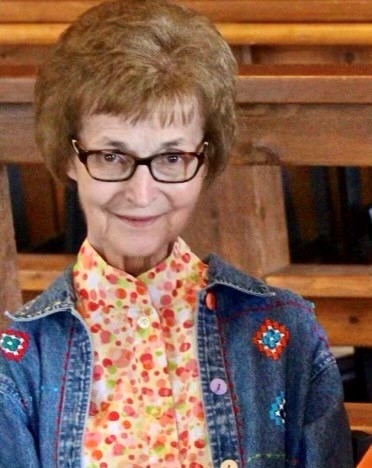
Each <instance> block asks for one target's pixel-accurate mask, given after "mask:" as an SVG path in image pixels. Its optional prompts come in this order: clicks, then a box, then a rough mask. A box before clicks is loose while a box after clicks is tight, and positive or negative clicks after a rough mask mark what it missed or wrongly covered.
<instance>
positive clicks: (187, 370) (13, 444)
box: [0, 0, 352, 468]
mask: <svg viewBox="0 0 372 468" xmlns="http://www.w3.org/2000/svg"><path fill="white" fill-rule="evenodd" d="M235 72H236V64H235V61H234V58H233V56H232V54H231V51H230V49H229V47H228V46H227V44H226V43H225V42H224V41H223V40H222V38H221V37H220V35H219V34H218V33H217V32H216V30H215V28H214V27H213V25H212V24H211V23H210V22H209V21H208V20H207V19H205V18H204V17H202V16H200V15H199V14H196V13H193V12H191V11H189V10H186V9H182V8H180V7H179V6H175V5H172V4H169V3H167V2H166V1H165V0H127V1H124V0H118V1H115V2H112V3H104V4H101V5H99V6H97V7H95V8H93V9H91V10H90V11H88V12H87V13H85V14H84V15H83V16H82V17H80V18H79V19H78V20H77V21H76V22H75V23H74V24H73V25H72V26H71V27H70V28H69V29H68V30H67V32H66V33H65V34H63V36H62V38H61V39H60V40H59V42H58V43H57V45H56V47H55V48H54V50H53V51H52V53H51V56H50V57H49V58H48V59H47V61H46V63H45V64H44V65H43V66H42V67H41V70H40V73H39V76H38V80H37V85H36V94H35V107H36V134H37V141H38V145H39V147H40V150H41V152H42V154H43V156H44V158H45V161H46V164H47V166H48V167H49V168H50V170H51V172H52V173H53V174H54V175H55V176H56V177H57V178H58V179H60V180H66V179H68V180H72V181H75V182H76V185H77V188H78V193H79V199H80V203H81V206H82V209H83V212H84V215H85V219H86V224H87V238H86V240H85V242H84V243H83V245H82V247H81V249H80V251H79V254H78V256H77V260H76V263H75V264H74V265H73V267H72V268H71V269H69V270H68V271H66V272H65V273H64V274H63V276H61V277H60V278H59V279H58V280H57V281H56V282H55V283H54V284H53V285H52V286H51V287H50V288H49V289H48V290H47V291H45V292H44V293H43V294H42V295H41V296H39V297H38V298H37V299H36V300H35V301H33V302H31V303H29V304H26V305H25V306H24V307H23V308H22V309H21V310H19V311H18V312H16V313H15V314H13V315H12V316H11V317H12V319H13V322H12V323H11V325H10V327H9V329H8V330H5V331H4V332H3V333H2V334H1V341H0V343H1V350H2V353H1V361H0V362H1V364H0V366H1V367H0V411H1V425H0V434H1V444H0V466H2V467H10V466H11V467H13V468H23V467H24V468H26V467H27V468H31V467H45V468H51V467H54V466H59V467H81V466H82V467H86V468H88V467H89V468H104V467H162V468H163V467H172V468H173V467H174V468H176V467H187V468H197V467H225V468H227V467H229V468H236V467H245V466H254V467H268V468H269V467H284V466H300V467H309V468H320V467H322V468H332V467H335V468H336V467H337V468H343V467H351V466H352V462H351V455H350V441H349V432H348V426H347V421H346V418H345V414H344V410H343V406H342V385H341V381H340V376H339V374H338V371H337V366H336V362H335V359H334V357H333V356H332V354H331V353H330V351H329V348H328V345H327V341H326V338H325V336H324V333H323V331H322V330H321V329H320V327H319V325H318V324H317V322H316V321H315V319H314V313H313V310H312V308H311V306H310V305H309V304H308V303H306V302H305V301H303V300H302V299H301V298H299V297H297V296H295V295H293V294H291V293H289V292H286V291H281V290H274V289H271V288H269V287H267V286H266V285H265V284H263V283H262V282H260V281H258V280H256V279H253V278H251V277H248V276H246V275H245V274H243V273H241V272H239V271H237V270H235V269H234V268H233V267H231V266H229V265H227V264H226V263H224V262H223V261H222V260H221V259H219V258H218V257H216V256H214V255H211V256H209V257H208V258H207V259H206V260H204V261H201V260H200V259H198V258H197V257H196V256H195V255H194V254H193V253H192V252H191V251H190V249H189V247H188V246H187V245H186V244H185V242H184V241H183V240H182V239H181V238H180V237H179V236H180V234H181V233H182V231H183V229H184V228H185V226H186V224H187V222H188V220H189V218H190V216H191V215H192V213H193V209H194V206H195V203H196V201H197V199H198V197H199V194H200V192H201V190H202V188H203V186H204V185H205V184H206V183H207V182H208V181H212V180H213V179H214V178H215V176H216V175H217V174H218V173H219V172H221V171H222V170H223V168H224V166H225V164H226V159H227V155H228V153H229V151H230V148H231V145H232V142H233V136H234V130H235V110H234V101H235V91H234V79H235V78H234V77H235Z"/></svg>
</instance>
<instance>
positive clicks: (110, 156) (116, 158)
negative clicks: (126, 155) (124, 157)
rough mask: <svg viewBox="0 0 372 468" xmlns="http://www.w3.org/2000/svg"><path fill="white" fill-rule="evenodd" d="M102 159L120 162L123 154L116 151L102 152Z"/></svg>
mask: <svg viewBox="0 0 372 468" xmlns="http://www.w3.org/2000/svg"><path fill="white" fill-rule="evenodd" d="M102 159H103V160H104V161H105V162H107V163H112V162H119V161H120V160H121V156H120V155H119V154H116V153H102Z"/></svg>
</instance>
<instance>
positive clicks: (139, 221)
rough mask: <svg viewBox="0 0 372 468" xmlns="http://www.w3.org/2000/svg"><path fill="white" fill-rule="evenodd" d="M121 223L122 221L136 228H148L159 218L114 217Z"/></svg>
mask: <svg viewBox="0 0 372 468" xmlns="http://www.w3.org/2000/svg"><path fill="white" fill-rule="evenodd" d="M116 217H117V218H119V219H120V220H121V221H124V222H125V223H126V224H128V225H129V226H132V227H136V228H141V227H142V228H143V227H147V226H150V225H151V224H153V223H155V222H156V221H157V220H158V219H159V218H160V215H158V216H121V215H116Z"/></svg>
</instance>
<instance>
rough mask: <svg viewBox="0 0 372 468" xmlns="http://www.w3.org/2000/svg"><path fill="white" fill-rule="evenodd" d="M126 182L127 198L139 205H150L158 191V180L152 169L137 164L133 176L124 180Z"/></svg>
mask: <svg viewBox="0 0 372 468" xmlns="http://www.w3.org/2000/svg"><path fill="white" fill-rule="evenodd" d="M124 183H125V184H126V198H127V200H129V201H130V202H132V203H134V204H136V205H138V206H148V205H149V204H150V203H151V201H152V200H153V198H154V196H155V193H156V187H155V186H156V181H155V180H154V179H153V177H152V175H151V173H150V169H149V168H148V167H146V166H143V165H140V166H137V168H136V170H135V172H134V174H133V175H132V177H131V178H130V179H129V180H127V181H125V182H124Z"/></svg>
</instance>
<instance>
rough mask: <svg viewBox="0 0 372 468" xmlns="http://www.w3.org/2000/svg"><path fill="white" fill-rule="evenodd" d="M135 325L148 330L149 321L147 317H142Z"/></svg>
mask: <svg viewBox="0 0 372 468" xmlns="http://www.w3.org/2000/svg"><path fill="white" fill-rule="evenodd" d="M137 323H138V326H139V327H140V328H149V326H150V319H149V318H148V317H145V316H142V317H140V318H139V319H138V320H137Z"/></svg>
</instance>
